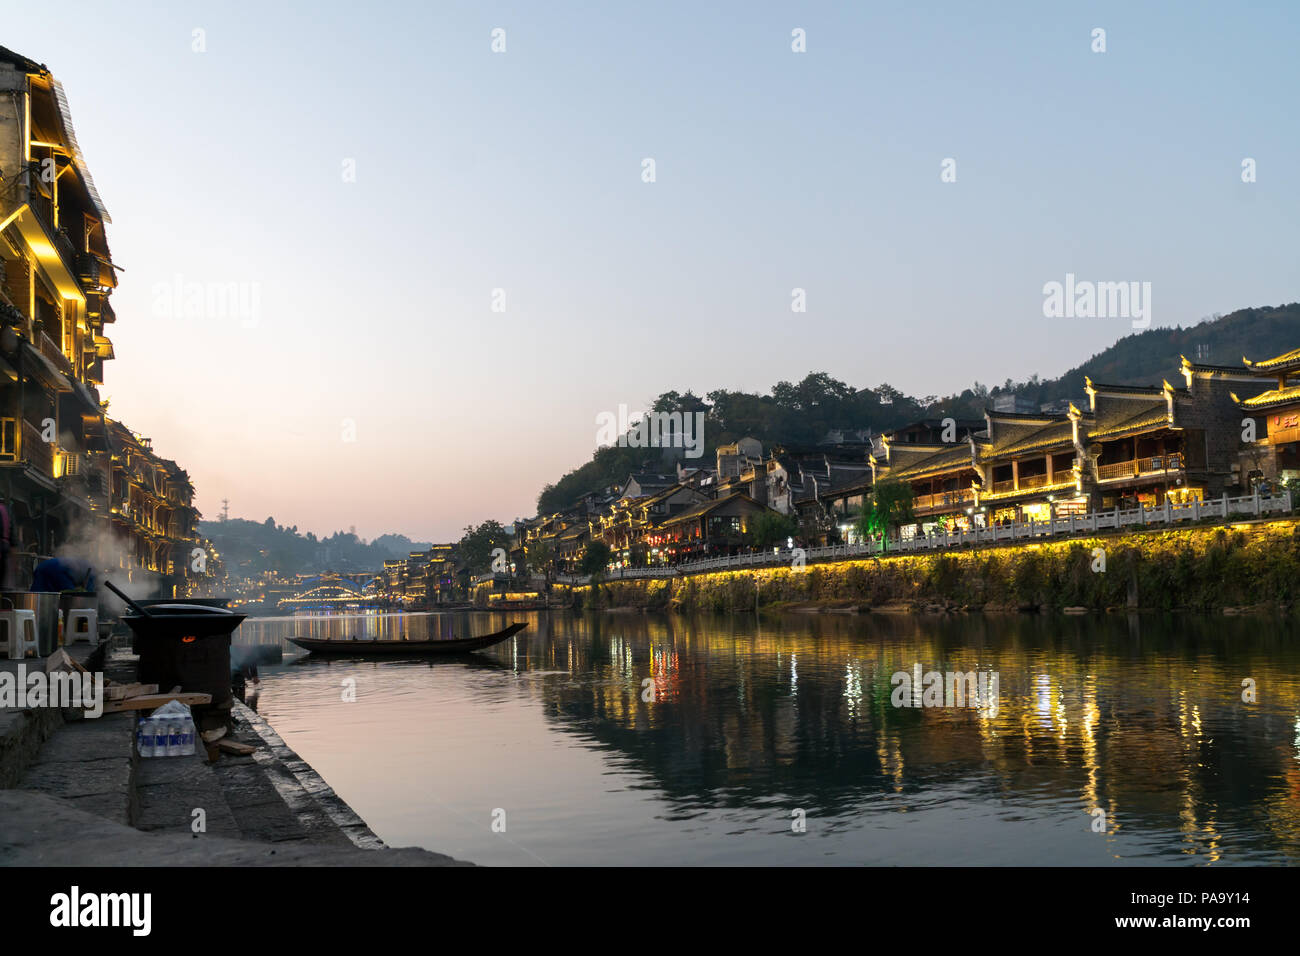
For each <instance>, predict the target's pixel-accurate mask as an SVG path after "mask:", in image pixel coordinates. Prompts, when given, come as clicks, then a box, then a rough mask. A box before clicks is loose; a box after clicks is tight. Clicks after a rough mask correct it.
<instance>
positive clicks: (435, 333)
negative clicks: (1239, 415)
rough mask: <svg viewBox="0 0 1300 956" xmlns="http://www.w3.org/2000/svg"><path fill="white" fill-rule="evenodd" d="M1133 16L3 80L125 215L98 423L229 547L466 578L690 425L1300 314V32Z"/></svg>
mask: <svg viewBox="0 0 1300 956" xmlns="http://www.w3.org/2000/svg"><path fill="white" fill-rule="evenodd" d="M1131 6H1134V5H1131V4H1126V3H1098V4H1093V5H1091V6H1090V8H1089V9H1088V10H1087V12H1086V13H1085V12H1083V11H1077V10H1076V11H1067V10H1063V9H1057V8H1055V7H1054V6H1052V5H1044V4H1031V3H1024V4H1012V3H1004V4H996V5H985V4H969V3H950V4H939V5H933V6H927V8H925V9H920V8H919V7H918V6H917V5H914V4H907V3H887V4H861V5H859V4H852V5H850V4H842V3H841V4H830V3H825V4H822V3H811V4H785V3H731V4H722V5H718V6H717V8H716V9H712V10H708V11H704V10H701V9H700V8H699V5H697V4H691V3H675V2H665V3H660V4H652V5H641V4H608V5H607V4H592V3H564V2H556V3H547V4H494V3H468V2H465V3H441V2H436V3H385V2H371V3H366V4H359V3H336V2H322V3H318V4H314V5H311V7H310V11H311V12H310V13H306V12H300V11H295V10H290V9H288V5H287V4H281V3H275V2H261V3H245V2H235V3H223V4H219V5H218V4H206V3H201V4H195V3H184V4H177V3H167V4H164V3H134V2H133V3H127V4H122V5H118V4H114V5H107V4H103V3H89V2H65V3H62V4H60V5H58V6H57V7H55V8H51V7H48V6H42V5H39V4H27V5H17V4H6V5H5V10H4V15H3V17H2V18H0V44H2V45H4V46H6V47H9V48H10V49H12V50H15V51H16V52H19V53H21V54H23V55H25V56H28V57H31V58H32V59H34V60H37V61H39V62H43V63H45V64H46V65H48V66H49V67H50V69H51V70H53V72H54V74H55V76H56V77H58V78H59V79H60V80H61V81H62V82H63V84H64V86H65V88H66V90H67V93H68V97H69V100H70V105H71V108H72V114H73V119H74V122H75V124H76V130H77V134H78V138H79V140H80V144H81V148H82V150H83V151H84V153H85V156H86V159H87V161H88V163H89V166H90V169H91V170H92V172H93V173H94V176H95V179H96V182H97V185H98V187H99V191H100V193H101V194H102V196H103V197H104V201H105V204H106V205H107V207H108V210H109V212H110V213H111V214H112V216H113V223H112V225H111V226H110V227H109V233H108V236H109V242H110V244H111V247H112V250H113V254H114V258H115V260H116V261H117V262H118V263H119V264H120V265H121V266H122V267H123V268H124V270H125V271H124V272H123V273H122V275H121V285H120V288H119V289H118V292H117V293H116V294H115V295H114V297H113V305H114V308H115V309H116V312H117V316H118V322H117V324H116V326H113V327H111V328H110V329H109V334H110V335H111V337H112V339H113V341H114V344H115V347H116V352H117V356H118V357H117V359H116V360H115V361H113V362H111V363H109V366H108V370H107V381H106V383H105V385H104V387H103V389H102V390H101V394H102V395H103V396H104V397H107V398H110V399H111V401H112V404H111V406H110V409H109V413H110V414H111V415H112V416H114V417H116V418H118V419H120V420H122V421H124V422H126V423H127V424H128V425H130V426H131V427H132V428H134V429H136V430H137V431H139V432H141V433H142V434H144V435H147V436H149V437H151V438H152V439H153V441H154V447H155V449H156V450H157V451H158V452H159V453H160V454H162V455H163V456H165V457H169V458H174V459H176V460H177V461H178V462H179V463H180V464H181V465H182V466H184V467H186V468H188V469H189V471H190V474H191V475H192V477H193V478H194V481H195V484H196V487H197V491H198V502H197V503H198V505H199V507H200V508H201V509H202V510H203V512H204V514H205V515H206V516H207V517H209V518H211V517H214V516H215V515H216V514H217V513H218V511H219V510H220V507H221V500H222V499H223V498H229V499H230V510H231V514H232V515H233V516H236V517H247V518H252V519H255V520H259V521H260V520H263V519H265V518H266V517H267V516H268V515H273V516H274V517H275V518H276V520H277V521H278V522H280V523H282V524H285V525H297V526H298V527H299V529H300V530H302V531H304V532H305V531H307V530H314V531H316V532H317V533H319V534H328V533H331V532H333V531H335V530H339V529H346V528H347V527H348V526H350V525H355V526H356V529H357V532H358V533H359V534H361V535H362V536H363V537H367V538H370V537H373V536H376V535H378V534H381V533H384V532H388V531H394V532H401V533H404V534H408V535H410V536H411V537H413V538H416V539H432V540H442V541H445V540H450V539H454V538H456V537H458V536H459V532H460V529H461V528H462V527H464V525H466V524H467V523H469V522H475V523H477V522H478V521H481V520H483V519H486V518H497V519H499V520H502V521H509V520H511V519H513V518H515V517H523V516H528V515H531V514H532V513H533V511H534V510H535V502H536V496H537V493H538V491H539V490H540V489H541V487H542V486H543V484H545V483H546V482H548V481H554V480H557V479H558V478H559V477H561V476H562V475H563V474H564V473H565V472H566V471H568V470H570V469H572V468H574V467H577V466H578V465H580V464H582V463H583V462H584V461H586V460H587V459H588V457H589V456H590V454H591V452H592V450H593V448H594V447H595V441H596V429H597V424H596V422H597V416H598V415H599V414H600V413H601V412H610V411H613V410H616V409H617V408H618V407H619V405H620V404H626V405H628V406H630V407H632V408H642V407H644V406H645V405H647V404H648V403H649V402H650V401H651V400H652V399H653V398H654V397H655V396H656V395H658V394H659V393H661V392H663V391H666V390H669V389H677V390H679V391H685V390H687V389H693V390H695V391H696V392H697V393H698V394H701V395H702V394H704V393H705V392H707V391H710V390H712V389H716V388H729V389H748V390H762V391H766V390H767V389H768V388H770V386H771V385H773V384H774V383H775V382H777V381H779V380H781V379H789V380H798V379H800V378H802V377H803V376H804V375H805V374H806V373H808V372H809V371H814V370H815V371H826V372H829V373H830V374H832V375H834V376H835V377H837V378H841V379H844V380H846V381H848V382H849V383H850V384H852V385H854V386H857V387H867V386H872V387H874V386H876V385H879V384H881V383H882V382H888V383H889V384H891V385H893V386H895V387H897V388H901V389H903V390H904V391H907V392H910V393H914V394H931V393H937V394H946V393H949V392H952V391H957V390H960V389H962V388H964V387H966V386H968V385H970V384H971V383H972V382H973V381H975V380H977V379H978V380H980V381H982V382H985V383H996V382H1001V381H1002V380H1003V379H1005V378H1007V377H1013V378H1016V379H1023V378H1027V377H1029V376H1030V375H1031V374H1034V373H1038V374H1040V375H1042V376H1056V375H1059V374H1060V373H1061V372H1063V371H1065V370H1066V369H1068V368H1070V367H1071V366H1074V365H1076V364H1078V363H1079V362H1080V361H1082V360H1084V359H1086V358H1087V357H1088V356H1090V355H1092V354H1093V353H1095V352H1097V351H1099V350H1101V349H1103V348H1105V347H1106V346H1108V345H1109V344H1111V343H1112V342H1113V341H1114V340H1115V339H1116V338H1118V337H1120V336H1122V335H1124V334H1126V333H1127V332H1128V331H1130V330H1129V328H1128V327H1127V325H1126V323H1125V322H1123V321H1119V320H1113V319H1112V320H1101V319H1086V320H1085V319H1073V318H1071V319H1065V318H1061V319H1047V318H1044V315H1043V311H1042V304H1043V293H1042V289H1043V285H1044V283H1047V282H1051V281H1060V280H1063V279H1064V278H1065V276H1066V274H1067V273H1071V274H1075V275H1078V276H1080V277H1081V278H1086V279H1092V280H1099V281H1130V280H1135V281H1142V282H1150V283H1151V288H1152V309H1153V324H1154V325H1157V326H1160V325H1177V324H1191V323H1195V322H1196V321H1199V320H1200V319H1201V318H1203V317H1205V316H1207V315H1209V314H1210V313H1213V312H1230V311H1232V310H1234V309H1237V308H1241V307H1245V306H1255V305H1268V304H1280V303H1283V302H1288V301H1293V300H1295V299H1296V298H1297V295H1296V289H1297V285H1298V284H1300V283H1298V280H1300V259H1297V256H1296V244H1295V238H1294V237H1295V222H1296V221H1297V219H1298V218H1300V217H1298V214H1300V185H1298V183H1297V177H1300V160H1298V159H1297V157H1300V129H1298V128H1297V126H1296V123H1295V122H1294V119H1295V117H1294V98H1295V94H1296V90H1297V89H1298V88H1300V83H1297V80H1300V76H1298V75H1297V74H1298V73H1300V68H1298V67H1297V65H1296V64H1297V60H1296V58H1295V56H1294V47H1295V37H1296V29H1295V28H1296V26H1297V21H1298V20H1300V13H1297V12H1296V8H1295V7H1294V5H1290V4H1284V3H1275V4H1253V5H1250V7H1249V9H1246V8H1242V7H1238V6H1236V5H1227V4H1223V5H1208V4H1206V5H1200V4H1187V3H1169V4H1154V3H1153V4H1142V5H1140V7H1141V9H1130V7H1131ZM990 7H992V9H990ZM306 9H307V8H303V10H306ZM1097 27H1102V28H1105V29H1106V31H1107V50H1106V52H1105V53H1104V54H1098V53H1094V52H1093V51H1092V50H1091V48H1090V44H1091V39H1090V34H1091V32H1092V30H1093V29H1094V28H1097ZM495 28H502V29H504V30H505V31H506V33H505V37H506V51H505V52H504V53H493V52H492V49H491V44H492V31H493V30H494V29H495ZM795 28H800V29H803V30H805V31H806V35H807V52H806V53H794V52H792V50H791V31H792V30H793V29H795ZM196 30H201V31H202V33H201V34H196V33H195V31H196ZM196 36H201V37H202V40H203V43H202V45H203V46H204V49H203V51H202V52H196V50H195V49H194V47H195V44H196ZM647 157H649V158H653V159H654V160H655V167H656V179H655V182H653V183H646V182H643V181H642V175H641V173H642V160H643V159H645V158H647ZM949 157H952V158H955V160H956V169H957V181H956V182H953V183H943V182H941V180H940V170H941V163H942V162H943V160H944V159H945V158H949ZM1246 157H1250V158H1253V159H1255V160H1256V161H1257V166H1258V181H1257V182H1255V183H1252V184H1249V185H1247V184H1243V183H1242V182H1241V177H1240V171H1241V163H1242V160H1243V159H1244V158H1246ZM349 164H350V165H349ZM349 170H354V171H355V181H349V179H348V173H349ZM227 287H229V288H233V289H235V290H236V295H235V296H234V297H233V298H228V299H227V301H226V302H225V303H224V304H222V303H221V302H215V306H216V307H215V308H214V302H213V301H210V296H209V294H208V293H209V292H210V290H212V289H225V288H227ZM796 287H798V288H803V289H806V290H807V301H808V311H807V313H806V314H803V315H797V314H792V312H791V309H790V302H791V290H792V289H794V288H796ZM194 288H198V289H199V290H200V292H201V293H202V294H201V295H200V296H199V298H198V300H197V301H199V302H200V303H201V304H199V305H197V306H195V307H193V308H191V307H189V306H188V305H187V298H188V293H189V292H192V291H193V289H194ZM494 289H501V290H504V297H505V298H504V301H505V311H504V312H494V311H492V303H493V290H494ZM177 290H179V291H180V295H179V296H178V295H177ZM187 290H188V291H187ZM250 312H253V313H255V314H251V315H250V314H248V313H250ZM1216 358H1220V357H1217V356H1216ZM1171 372H1172V370H1171ZM353 437H355V440H348V439H350V438H353Z"/></svg>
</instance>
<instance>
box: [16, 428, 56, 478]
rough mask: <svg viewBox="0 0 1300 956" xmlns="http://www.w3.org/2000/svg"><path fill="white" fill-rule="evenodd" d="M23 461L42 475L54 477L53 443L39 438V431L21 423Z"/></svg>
mask: <svg viewBox="0 0 1300 956" xmlns="http://www.w3.org/2000/svg"><path fill="white" fill-rule="evenodd" d="M23 460H24V461H26V462H27V463H28V464H29V465H30V466H31V467H32V468H35V469H36V470H37V471H38V472H40V473H41V474H42V475H46V476H48V477H50V478H53V477H54V443H53V442H48V441H45V440H44V439H43V438H41V430H40V429H39V428H37V427H36V426H35V425H33V424H32V423H31V422H28V421H24V422H23Z"/></svg>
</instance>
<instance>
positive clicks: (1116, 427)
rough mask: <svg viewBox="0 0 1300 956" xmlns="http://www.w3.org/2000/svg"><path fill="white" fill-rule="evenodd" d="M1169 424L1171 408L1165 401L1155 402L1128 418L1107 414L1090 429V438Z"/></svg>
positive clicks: (1111, 435)
mask: <svg viewBox="0 0 1300 956" xmlns="http://www.w3.org/2000/svg"><path fill="white" fill-rule="evenodd" d="M1168 424H1169V409H1168V407H1167V406H1166V405H1165V403H1164V402H1159V403H1153V404H1151V405H1149V406H1148V407H1146V408H1144V409H1142V410H1141V411H1139V412H1138V413H1137V414H1135V415H1130V416H1129V417H1128V418H1119V417H1118V416H1116V417H1111V416H1106V417H1105V418H1104V419H1099V420H1098V422H1097V424H1096V426H1095V427H1094V428H1091V429H1089V431H1088V437H1089V438H1106V437H1113V436H1116V435H1122V434H1124V433H1126V432H1132V431H1140V430H1142V429H1149V428H1155V427H1157V426H1160V425H1168Z"/></svg>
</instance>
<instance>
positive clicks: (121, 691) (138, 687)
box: [104, 683, 158, 700]
mask: <svg viewBox="0 0 1300 956" xmlns="http://www.w3.org/2000/svg"><path fill="white" fill-rule="evenodd" d="M104 691H105V692H106V693H107V694H108V699H109V700H125V699H127V698H128V697H144V696H145V695H147V694H156V693H158V685H157V684H108V683H106V684H105V685H104Z"/></svg>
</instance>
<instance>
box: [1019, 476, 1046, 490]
mask: <svg viewBox="0 0 1300 956" xmlns="http://www.w3.org/2000/svg"><path fill="white" fill-rule="evenodd" d="M1046 484H1047V475H1045V474H1044V475H1028V476H1025V475H1021V476H1020V488H1021V490H1023V491H1032V490H1033V489H1034V488H1042V487H1043V486H1044V485H1046Z"/></svg>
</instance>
